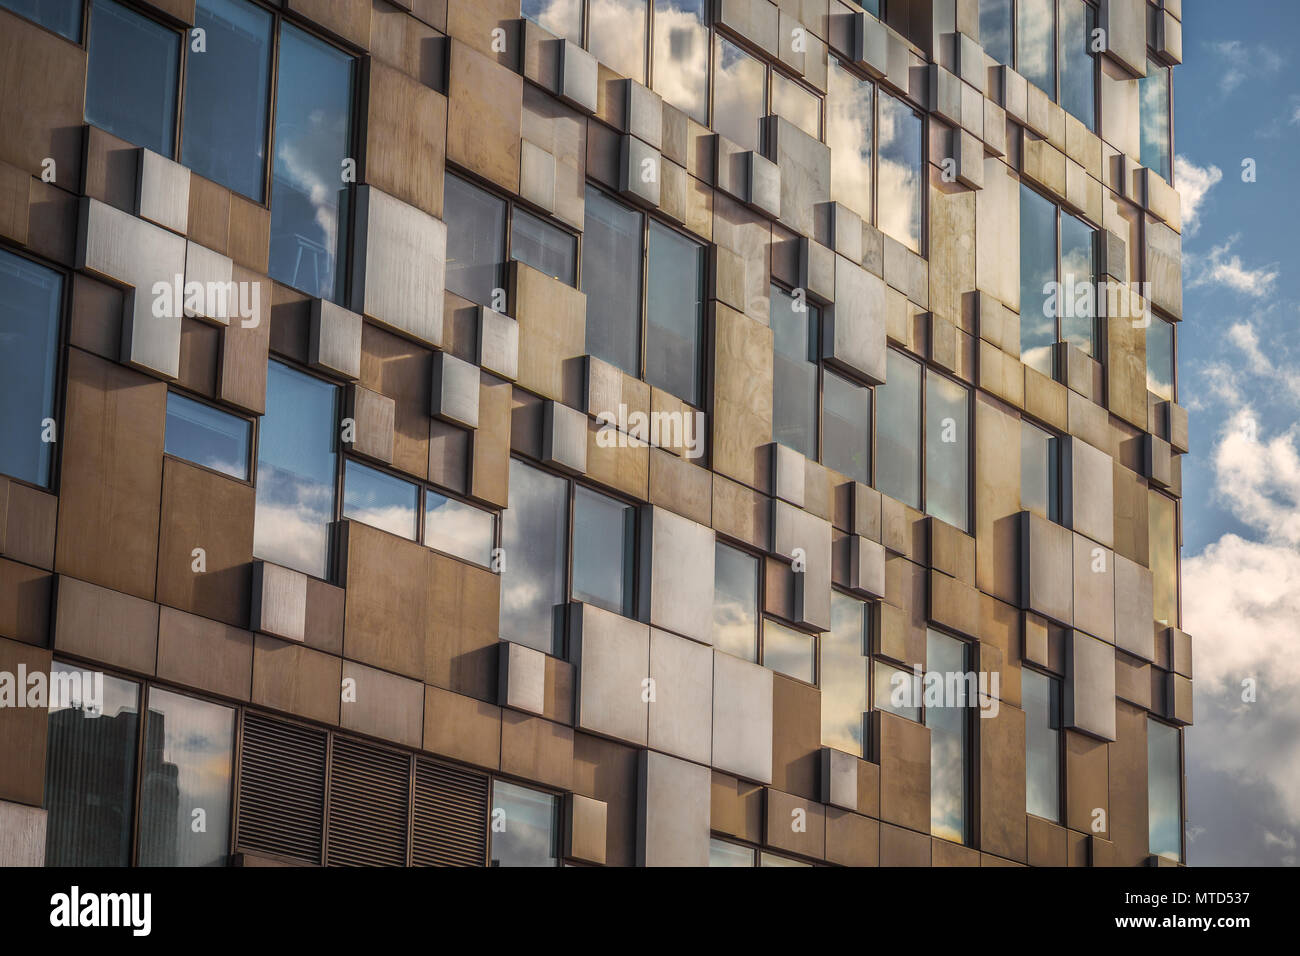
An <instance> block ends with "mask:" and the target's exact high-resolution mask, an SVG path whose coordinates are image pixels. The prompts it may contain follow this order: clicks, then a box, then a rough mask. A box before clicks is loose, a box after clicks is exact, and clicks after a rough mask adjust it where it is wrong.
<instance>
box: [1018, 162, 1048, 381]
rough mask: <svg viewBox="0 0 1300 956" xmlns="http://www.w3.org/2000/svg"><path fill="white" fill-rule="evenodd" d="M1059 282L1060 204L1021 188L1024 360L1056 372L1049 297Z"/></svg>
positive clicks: (1021, 357) (1034, 366)
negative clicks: (1057, 249) (1057, 272)
mask: <svg viewBox="0 0 1300 956" xmlns="http://www.w3.org/2000/svg"><path fill="white" fill-rule="evenodd" d="M1054 282H1056V207H1055V206H1054V205H1052V203H1051V202H1050V201H1049V200H1047V199H1044V198H1043V197H1042V196H1040V195H1039V194H1038V193H1036V192H1034V191H1033V190H1032V189H1030V188H1029V187H1027V186H1024V185H1022V186H1021V187H1020V360H1021V361H1022V362H1024V363H1025V364H1026V365H1028V366H1029V367H1030V368H1035V369H1038V371H1040V372H1042V373H1043V374H1044V375H1051V374H1052V346H1053V345H1054V344H1055V342H1056V310H1055V309H1054V308H1053V307H1052V301H1054V300H1049V296H1050V295H1051V291H1052V284H1053V283H1054Z"/></svg>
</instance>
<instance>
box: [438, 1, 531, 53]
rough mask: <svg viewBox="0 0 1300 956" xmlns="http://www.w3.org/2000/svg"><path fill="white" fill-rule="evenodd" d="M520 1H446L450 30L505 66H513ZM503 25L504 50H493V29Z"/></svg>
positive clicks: (449, 31)
mask: <svg viewBox="0 0 1300 956" xmlns="http://www.w3.org/2000/svg"><path fill="white" fill-rule="evenodd" d="M518 17H519V4H518V2H516V0H477V2H475V3H455V2H452V3H449V4H448V5H447V32H448V33H449V34H451V35H452V36H453V37H454V38H455V39H457V40H463V41H465V42H466V43H468V44H470V45H471V46H472V47H474V49H476V50H478V51H479V52H480V53H482V54H483V55H484V56H490V57H492V58H493V59H495V60H497V61H498V62H500V63H501V65H502V66H506V67H510V68H514V67H515V66H516V65H517V63H518V57H519V50H518V41H519V38H518V36H517V35H516V34H517V28H518ZM497 29H502V30H504V31H505V33H506V38H505V39H506V42H505V44H504V45H505V50H494V49H493V48H492V47H493V33H494V31H495V30H497Z"/></svg>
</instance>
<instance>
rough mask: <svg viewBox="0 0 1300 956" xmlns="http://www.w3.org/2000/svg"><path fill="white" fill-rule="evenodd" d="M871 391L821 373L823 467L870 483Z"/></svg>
mask: <svg viewBox="0 0 1300 956" xmlns="http://www.w3.org/2000/svg"><path fill="white" fill-rule="evenodd" d="M871 426H872V422H871V389H869V388H867V387H865V386H863V385H859V384H857V383H856V382H850V381H849V380H848V379H847V378H844V377H843V376H841V375H837V374H836V373H835V372H832V371H831V370H830V369H825V370H824V371H823V373H822V464H824V465H826V467H828V468H834V469H835V470H836V471H838V472H840V473H841V474H843V475H845V476H847V477H849V478H852V479H853V480H854V481H860V482H862V483H863V484H864V485H869V484H871V430H872V427H871Z"/></svg>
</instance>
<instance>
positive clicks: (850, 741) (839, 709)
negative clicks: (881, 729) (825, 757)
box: [821, 592, 870, 757]
mask: <svg viewBox="0 0 1300 956" xmlns="http://www.w3.org/2000/svg"><path fill="white" fill-rule="evenodd" d="M869 621H870V614H869V609H868V606H867V605H866V604H864V603H862V602H861V601H859V600H856V599H855V598H851V597H849V596H847V595H845V594H840V593H839V592H835V593H833V594H832V595H831V629H830V631H829V632H828V633H825V634H823V635H822V638H821V651H822V665H821V689H822V694H821V698H822V745H823V746H826V747H834V748H835V749H836V750H842V751H844V752H845V753H850V754H854V755H855V756H858V757H863V756H866V753H865V751H864V749H863V731H862V722H863V717H864V716H865V714H866V713H867V711H868V709H869V704H868V702H867V688H868V680H869V675H868V668H869V662H868V659H867V649H868V647H869V646H870V644H869V641H870V635H869V634H868V633H867V629H868V627H869V623H868V622H869Z"/></svg>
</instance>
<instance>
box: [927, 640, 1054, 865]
mask: <svg viewBox="0 0 1300 956" xmlns="http://www.w3.org/2000/svg"><path fill="white" fill-rule="evenodd" d="M931 631H933V632H934V633H936V634H939V635H942V636H943V637H946V638H948V639H949V640H952V641H956V642H957V643H958V644H960V645H961V646H962V669H963V671H962V672H963V673H966V674H969V673H975V674H976V679H977V680H978V676H979V675H978V672H977V671H976V669H975V666H974V665H975V648H976V647H977V646H978V644H979V642H978V641H976V640H972V639H971V638H968V637H964V636H962V635H960V634H955V633H953V632H952V631H949V630H947V629H945V628H942V627H938V626H936V625H934V624H927V625H926V640H927V641H928V640H929V633H930V632H931ZM929 673H930V661H929V654H928V653H927V654H926V666H925V667H924V668H922V670H921V681H922V684H921V700H920V704H919V709H920V711H921V720H920V723H921V726H923V727H929V726H930V724H929V723H928V722H927V720H926V714H927V712H928V708H927V707H926V706H925V683H924V681H925V677H926V675H927V674H929ZM944 709H949V708H944ZM961 710H963V711H964V714H963V715H962V724H963V727H962V729H963V731H964V733H965V735H966V747H965V753H964V754H963V755H962V756H963V758H964V760H965V764H966V765H965V767H964V768H963V773H964V780H963V784H962V790H963V792H964V797H965V799H964V800H963V801H962V802H963V806H962V828H963V833H962V839H961V842H960V843H958V844H957V845H958V846H972V845H978V843H979V835H978V833H977V824H978V822H979V821H978V820H977V819H976V814H977V812H978V808H979V797H978V795H977V794H976V793H975V786H974V785H975V783H976V781H977V780H978V779H979V759H980V736H979V733H978V731H979V723H978V722H979V720H980V716H979V715H980V706H979V698H978V690H977V691H976V699H975V700H973V701H967V702H966V706H965V707H962V708H961ZM1062 750H1064V748H1062ZM930 779H931V787H933V785H934V784H933V780H934V766H933V764H931V767H930ZM931 837H932V838H933V839H939V840H944V841H946V842H948V843H953V842H955V841H953V840H949V839H948V838H947V837H943V836H939V835H938V834H934V833H932V834H931Z"/></svg>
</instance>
